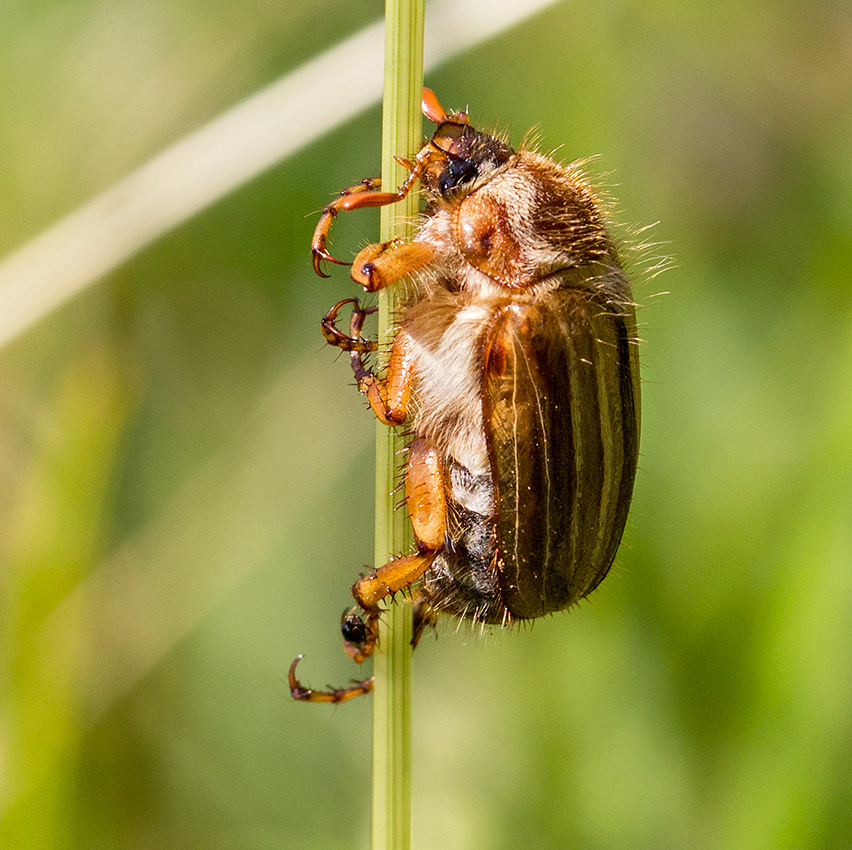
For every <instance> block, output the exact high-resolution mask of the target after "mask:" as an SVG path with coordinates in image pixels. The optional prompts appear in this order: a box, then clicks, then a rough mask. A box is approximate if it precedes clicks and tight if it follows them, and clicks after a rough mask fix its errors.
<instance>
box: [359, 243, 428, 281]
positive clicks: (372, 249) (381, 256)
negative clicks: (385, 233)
mask: <svg viewBox="0 0 852 850" xmlns="http://www.w3.org/2000/svg"><path fill="white" fill-rule="evenodd" d="M434 258H435V249H434V248H433V247H432V246H431V245H427V244H426V243H425V242H403V241H402V240H401V239H393V240H392V241H390V242H383V243H380V244H376V245H368V246H367V247H366V248H364V250H363V251H361V252H360V253H359V254H358V256H357V257H355V262H354V263H353V264H352V280H354V281H355V283H360V284H361V286H363V287H364V289H366V290H367V292H376V291H377V290H379V289H384V288H385V287H386V286H391V285H392V284H394V283H397V282H398V281H400V280H402V279H403V278H404V277H407V276H408V275H410V274H411V273H412V272H416V271H417V270H418V269H422V268H423V267H424V266H427V265H429V263H431V262H432V260H433V259H434Z"/></svg>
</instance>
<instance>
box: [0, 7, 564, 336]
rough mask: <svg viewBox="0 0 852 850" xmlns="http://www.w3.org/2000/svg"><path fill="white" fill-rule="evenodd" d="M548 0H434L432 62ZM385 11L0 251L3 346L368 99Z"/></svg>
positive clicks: (377, 80)
mask: <svg viewBox="0 0 852 850" xmlns="http://www.w3.org/2000/svg"><path fill="white" fill-rule="evenodd" d="M553 2H555V0H527V2H526V3H524V4H519V3H515V2H511V0H490V2H489V0H457V2H453V0H439V2H435V3H433V4H431V5H430V12H429V14H430V29H431V31H432V32H433V33H434V37H432V38H429V39H427V43H431V45H432V49H431V50H430V51H429V52H428V54H427V59H426V62H427V65H428V66H429V67H434V66H436V65H438V64H439V63H441V62H443V61H444V60H446V59H448V58H450V57H451V56H454V55H456V54H457V53H460V52H461V51H462V50H465V49H467V48H469V47H471V46H472V45H474V44H476V43H478V42H480V41H483V40H485V39H486V38H489V37H490V36H492V35H494V34H495V33H497V32H499V31H501V30H502V29H506V28H507V27H510V26H512V25H513V24H514V23H516V22H518V21H520V20H522V19H523V18H525V17H528V16H529V15H532V14H533V13H534V12H537V11H538V10H539V9H542V8H544V7H545V6H548V5H550V4H552V3H553ZM383 33H384V27H383V24H382V22H380V21H379V22H376V23H375V24H371V25H370V26H369V27H367V28H365V29H363V30H361V31H360V32H359V33H356V34H355V35H354V36H351V37H350V38H347V39H345V40H344V41H342V42H340V43H339V44H337V45H336V46H334V47H332V48H330V49H329V50H327V51H325V52H324V53H322V54H320V55H319V56H317V57H316V58H314V59H312V60H311V61H310V62H307V63H305V64H304V65H302V66H301V67H299V68H297V69H296V70H295V71H293V72H291V73H290V74H288V75H287V76H285V77H283V78H282V79H280V80H278V81H277V82H275V83H273V84H272V85H270V86H268V87H267V88H265V89H262V90H261V91H259V92H257V93H256V94H255V95H252V96H251V97H250V98H248V99H247V100H245V101H243V102H242V103H240V104H238V105H237V106H235V107H234V108H233V109H231V110H229V111H228V112H226V113H224V114H223V115H220V116H219V117H218V118H216V119H215V120H213V121H211V122H210V123H209V124H207V125H205V126H204V127H201V128H200V129H199V130H196V131H195V132H193V133H191V134H190V135H188V136H186V137H184V138H183V139H181V140H179V141H178V142H176V143H175V144H174V145H172V146H171V147H169V148H167V149H166V150H164V151H163V152H162V153H160V154H158V155H157V156H156V157H154V158H153V159H151V160H149V161H148V162H147V163H145V164H144V165H142V166H141V167H140V168H138V169H137V170H136V171H134V172H132V173H131V174H129V175H128V176H127V177H125V178H124V179H122V180H120V181H118V182H117V183H115V184H113V185H112V186H111V187H110V188H108V189H107V190H106V191H104V192H103V193H101V194H100V195H98V196H96V197H95V198H93V199H92V200H91V201H89V202H88V203H86V204H84V205H83V206H81V207H79V208H78V209H77V210H75V211H74V212H72V213H70V214H69V215H68V216H66V217H65V218H63V219H62V220H60V221H59V222H57V223H56V224H55V225H53V226H52V227H50V228H48V229H47V230H44V231H42V233H40V234H39V235H38V236H36V237H35V238H34V239H32V240H31V241H30V242H28V243H27V244H26V245H24V246H23V247H21V248H20V249H18V251H16V252H15V253H13V254H11V255H10V256H8V257H7V258H6V259H5V260H4V261H3V262H2V263H0V346H2V345H5V344H6V343H8V342H9V341H10V340H12V339H14V338H15V337H17V336H18V335H19V334H21V333H23V332H25V331H26V330H27V329H28V328H29V327H31V326H32V325H34V324H35V323H36V322H38V321H39V320H40V319H42V318H44V316H46V315H47V314H48V313H50V312H51V311H52V310H54V309H55V308H57V307H58V306H60V305H61V304H63V303H64V302H65V301H67V300H68V299H69V298H71V297H73V296H74V295H75V294H77V293H78V292H80V291H81V290H82V289H84V288H85V287H86V286H88V285H89V284H91V283H93V282H94V281H96V280H98V279H99V278H101V277H103V276H104V275H106V274H108V273H109V272H110V271H112V270H113V269H115V268H116V267H117V266H119V265H121V263H123V262H125V261H126V260H127V259H129V258H130V257H132V256H133V255H134V254H136V253H137V252H138V251H140V250H142V249H143V248H144V247H145V246H147V245H149V244H151V243H152V242H153V241H155V240H156V239H158V238H160V237H161V236H163V235H164V234H166V233H168V232H169V231H171V230H172V229H174V228H175V227H177V226H178V225H180V224H181V223H183V222H184V221H186V220H188V219H189V218H191V217H192V216H194V215H196V214H197V213H198V212H200V211H201V210H203V209H205V208H206V207H208V206H210V205H211V204H213V203H215V202H216V201H217V200H219V199H220V198H222V197H224V196H225V195H227V194H228V193H229V192H232V191H233V190H234V189H237V188H238V187H240V186H242V185H243V184H244V183H246V182H248V181H249V180H251V179H252V178H254V177H256V176H257V175H258V174H261V173H262V172H263V171H265V170H266V169H267V168H269V167H271V166H272V165H274V164H275V163H276V162H279V161H280V160H282V159H284V158H285V157H287V156H290V155H291V154H293V153H295V152H296V151H298V150H300V149H301V148H303V147H305V146H306V145H308V144H310V143H311V142H312V141H314V140H315V139H317V138H319V137H320V136H322V135H323V134H325V133H327V132H329V131H330V130H332V129H334V128H335V127H337V126H339V125H341V124H343V123H344V122H345V121H348V120H349V119H350V118H352V117H353V116H355V115H357V114H358V113H359V112H362V111H363V110H365V109H367V108H368V107H369V106H371V105H373V104H374V103H375V102H376V101H377V100H378V99H379V96H380V94H381V90H382V67H383V63H382V56H383V49H382V48H383Z"/></svg>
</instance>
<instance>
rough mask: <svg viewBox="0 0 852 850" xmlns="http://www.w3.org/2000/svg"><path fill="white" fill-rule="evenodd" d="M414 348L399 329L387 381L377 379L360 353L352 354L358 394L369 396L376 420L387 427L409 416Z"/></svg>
mask: <svg viewBox="0 0 852 850" xmlns="http://www.w3.org/2000/svg"><path fill="white" fill-rule="evenodd" d="M362 321H363V317H362ZM359 330H360V329H359ZM412 348H413V345H412V340H411V337H410V336H409V334H408V333H407V331H406V330H405V328H404V327H403V328H400V330H399V331H398V332H397V335H396V336H395V337H394V341H393V345H392V346H391V353H390V360H388V369H387V375H386V377H385V378H384V380H382V379H381V378H377V377H376V376H375V375H374V374H373V372H372V371H371V370H370V369H369V368H367V367H366V366H365V365H364V362H363V358H362V352H361V351H359V350H357V349H355V350H353V351H352V352H351V354H350V357H351V358H352V371H353V372H354V373H355V378H356V379H357V381H358V391H359V392H362V393H364V395H366V396H367V401H368V402H369V403H370V408H371V409H372V411H373V413H375V414H376V418H377V419H378V420H379V422H382V423H383V424H385V425H391V426H392V425H399V424H401V423H402V422H404V421H405V417H406V416H407V415H408V405H409V404H410V402H411V382H412V380H413V377H414V357H413V351H412Z"/></svg>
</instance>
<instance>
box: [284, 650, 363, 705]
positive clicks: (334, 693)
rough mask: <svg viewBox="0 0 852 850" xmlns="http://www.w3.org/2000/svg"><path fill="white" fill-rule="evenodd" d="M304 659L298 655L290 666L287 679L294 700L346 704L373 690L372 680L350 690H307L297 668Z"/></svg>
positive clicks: (356, 683)
mask: <svg viewBox="0 0 852 850" xmlns="http://www.w3.org/2000/svg"><path fill="white" fill-rule="evenodd" d="M304 657H305V656H304V655H297V656H296V657H295V658H294V659H293V663H292V664H291V665H290V671H289V673H288V674H287V679H288V680H289V683H290V696H291V697H293V699H298V700H303V701H305V702H346V700H348V699H352V698H353V697H360V696H362V695H363V694H368V693H370V691H372V690H373V679H372V678H369V679H363V680H362V681H360V682H355V684H354V685H352V686H351V687H348V688H332V687H331V686H329V689H328V690H327V691H314V690H312V689H311V688H306V687H305V686H304V685H303V684H302V683H301V682H300V681H299V680H298V679H297V678H296V667H297V665H298V663H299V662H300V661H301V660H302V659H303V658H304Z"/></svg>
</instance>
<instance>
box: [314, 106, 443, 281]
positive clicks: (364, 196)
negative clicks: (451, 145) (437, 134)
mask: <svg viewBox="0 0 852 850" xmlns="http://www.w3.org/2000/svg"><path fill="white" fill-rule="evenodd" d="M433 97H434V95H433ZM445 158H446V154H445V153H444V151H442V150H440V149H439V148H437V147H436V146H435V145H434V144H432V142H431V141H430V142H427V143H426V144H425V145H424V146H423V147H422V148H421V149H420V152H419V153H418V154H417V156H416V157H415V158H414V162H409V161H408V160H405V161H404V162H403V163H402V164H404V165H406V166H407V167H408V169H409V170H408V176H407V177H406V178H405V181H404V182H403V184H402V185H401V186H400V187H399V189H397V190H396V192H380V191H379V189H380V188H381V185H382V180H381V178H380V177H368V178H367V179H366V180H362V181H361V182H360V183H358V184H357V185H355V186H350V187H349V188H348V189H344V190H343V191H342V192H341V193H340V195H339V196H338V197H337V198H335V199H334V200H333V201H332V202H331V203H330V204H328V206H326V207H325V209H323V211H322V215H321V216H320V219H319V221H318V222H317V226H316V229H315V230H314V238H313V240H312V241H311V254H312V262H313V267H314V271H315V272H316V273H317V274H318V275H319V276H320V277H328V275H327V274H325V272H324V271H323V270H322V261H323V260H328V261H329V262H331V263H337V264H338V265H341V266H348V265H349V263H346V262H344V261H343V260H338V259H337V258H336V257H333V256H332V255H331V254H329V252H328V247H327V243H328V233H329V230H330V229H331V223H332V221H334V219H335V217H336V216H337V214H338V213H339V212H341V211H343V210H357V209H361V208H362V207H384V206H387V205H388V204H395V203H397V202H399V201H401V200H402V199H403V198H405V197H406V195H408V193H409V192H410V191H411V188H412V186H414V184H415V183H416V182H417V181H418V180H419V179H420V178H421V177H422V176H423V174H424V172H425V171H426V169H427V168H428V167H429V165H430V164H431V163H432V162H433V161H434V160H435V159H440V160H443V159H445Z"/></svg>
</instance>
